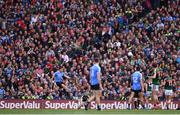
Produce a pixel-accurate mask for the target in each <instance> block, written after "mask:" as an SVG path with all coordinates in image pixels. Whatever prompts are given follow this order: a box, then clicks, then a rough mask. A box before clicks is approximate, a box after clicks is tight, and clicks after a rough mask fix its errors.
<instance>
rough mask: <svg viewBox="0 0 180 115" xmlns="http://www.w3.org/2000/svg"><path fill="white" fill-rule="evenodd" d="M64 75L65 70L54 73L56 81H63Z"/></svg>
mask: <svg viewBox="0 0 180 115" xmlns="http://www.w3.org/2000/svg"><path fill="white" fill-rule="evenodd" d="M63 75H64V73H63V72H60V71H56V72H55V73H54V76H55V81H56V82H63Z"/></svg>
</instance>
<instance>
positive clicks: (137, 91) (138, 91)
mask: <svg viewBox="0 0 180 115" xmlns="http://www.w3.org/2000/svg"><path fill="white" fill-rule="evenodd" d="M131 91H132V92H134V97H137V98H138V97H139V93H141V92H142V91H141V90H133V89H131Z"/></svg>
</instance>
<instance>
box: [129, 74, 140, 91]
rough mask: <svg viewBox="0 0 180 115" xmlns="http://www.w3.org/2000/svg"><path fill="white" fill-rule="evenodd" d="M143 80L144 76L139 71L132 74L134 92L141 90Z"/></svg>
mask: <svg viewBox="0 0 180 115" xmlns="http://www.w3.org/2000/svg"><path fill="white" fill-rule="evenodd" d="M141 79H142V74H141V73H140V72H139V71H137V72H134V73H133V74H132V76H131V81H132V89H133V90H141Z"/></svg>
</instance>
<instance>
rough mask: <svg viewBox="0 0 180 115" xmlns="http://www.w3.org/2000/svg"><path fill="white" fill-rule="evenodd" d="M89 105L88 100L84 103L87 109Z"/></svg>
mask: <svg viewBox="0 0 180 115" xmlns="http://www.w3.org/2000/svg"><path fill="white" fill-rule="evenodd" d="M88 106H89V102H86V103H85V104H84V107H85V110H88Z"/></svg>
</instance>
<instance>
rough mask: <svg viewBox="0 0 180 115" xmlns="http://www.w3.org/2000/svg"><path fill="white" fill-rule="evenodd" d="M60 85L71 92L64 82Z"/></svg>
mask: <svg viewBox="0 0 180 115" xmlns="http://www.w3.org/2000/svg"><path fill="white" fill-rule="evenodd" d="M61 87H62V88H63V89H65V90H66V92H71V91H70V90H69V88H68V87H67V86H66V85H65V84H63V83H62V84H61Z"/></svg>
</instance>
